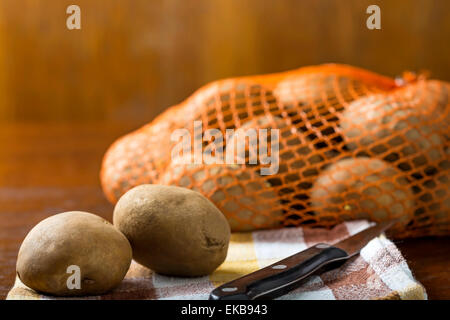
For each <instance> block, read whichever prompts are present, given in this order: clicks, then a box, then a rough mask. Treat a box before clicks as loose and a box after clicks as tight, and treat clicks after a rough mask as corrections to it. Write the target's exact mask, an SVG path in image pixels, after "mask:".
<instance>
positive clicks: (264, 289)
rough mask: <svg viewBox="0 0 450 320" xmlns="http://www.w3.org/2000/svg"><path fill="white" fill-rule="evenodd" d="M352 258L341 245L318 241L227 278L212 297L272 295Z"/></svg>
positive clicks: (281, 293) (217, 298)
mask: <svg viewBox="0 0 450 320" xmlns="http://www.w3.org/2000/svg"><path fill="white" fill-rule="evenodd" d="M348 258H349V256H348V254H347V253H346V252H345V251H344V250H342V249H339V248H336V247H333V246H330V245H327V244H324V243H319V244H317V245H315V246H313V247H311V248H309V249H306V250H304V251H302V252H299V253H297V254H294V255H292V256H290V257H288V258H286V259H283V260H281V261H278V262H277V263H274V264H272V265H270V266H268V267H265V268H263V269H260V270H258V271H255V272H253V273H250V274H248V275H246V276H243V277H241V278H239V279H236V280H233V281H231V282H228V283H226V284H224V285H222V286H220V287H218V288H216V289H215V290H213V291H212V292H211V295H210V297H209V298H210V300H254V299H273V298H276V297H279V296H281V295H283V294H286V293H288V292H289V291H291V290H292V289H294V288H296V287H298V286H299V285H300V284H301V283H302V281H303V280H304V279H306V278H307V277H309V276H310V275H311V274H313V273H315V272H316V271H318V270H319V269H322V268H324V267H325V266H329V265H330V264H331V263H333V262H342V261H345V260H347V259H348Z"/></svg>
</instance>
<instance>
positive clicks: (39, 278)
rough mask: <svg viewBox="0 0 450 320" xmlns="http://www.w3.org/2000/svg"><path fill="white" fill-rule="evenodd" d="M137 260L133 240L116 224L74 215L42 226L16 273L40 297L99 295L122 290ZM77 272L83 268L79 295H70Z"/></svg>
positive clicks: (22, 249)
mask: <svg viewBox="0 0 450 320" xmlns="http://www.w3.org/2000/svg"><path fill="white" fill-rule="evenodd" d="M131 258H132V253H131V246H130V244H129V242H128V240H127V239H126V238H125V236H124V235H123V234H122V233H120V232H119V231H118V230H117V229H116V228H114V226H113V225H112V224H111V223H109V222H108V221H106V220H104V219H103V218H101V217H99V216H96V215H94V214H91V213H87V212H81V211H71V212H64V213H60V214H57V215H54V216H51V217H49V218H47V219H45V220H43V221H41V222H40V223H38V224H37V225H36V226H35V227H34V228H33V229H32V230H31V231H30V232H29V233H28V235H27V236H26V238H25V240H24V241H23V243H22V245H21V247H20V250H19V256H18V258H17V267H16V268H17V275H18V277H19V278H20V280H21V281H22V282H23V283H24V284H25V285H27V286H28V287H30V288H32V289H34V290H36V291H39V292H43V293H47V294H51V295H56V296H79V295H96V294H101V293H105V292H107V291H109V290H111V289H113V288H114V287H116V286H117V285H119V284H120V282H121V281H122V279H123V278H124V276H125V274H126V272H127V271H128V268H129V266H130V263H131ZM71 266H76V267H79V271H80V273H79V275H80V283H79V284H80V288H79V289H78V288H72V289H69V286H68V283H69V284H70V283H72V280H71V279H69V277H71V276H74V277H76V272H74V270H73V269H71V268H70V267H71ZM72 279H74V278H72ZM68 280H69V281H68ZM72 284H76V281H75V280H74V281H73V283H72Z"/></svg>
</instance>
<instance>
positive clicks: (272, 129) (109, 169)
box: [101, 64, 450, 238]
mask: <svg viewBox="0 0 450 320" xmlns="http://www.w3.org/2000/svg"><path fill="white" fill-rule="evenodd" d="M448 94H449V84H448V83H445V82H441V81H436V80H424V79H421V78H419V79H415V80H414V81H411V82H408V83H406V84H400V82H398V81H397V82H396V81H395V80H394V79H391V78H388V77H384V76H381V75H378V74H375V73H372V72H369V71H366V70H363V69H359V68H355V67H351V66H346V65H336V64H326V65H320V66H312V67H304V68H300V69H297V70H293V71H288V72H283V73H277V74H269V75H261V76H252V77H241V78H234V79H226V80H221V81H216V82H213V83H211V84H209V85H207V86H205V87H203V88H200V89H199V90H198V91H196V92H195V93H194V94H193V95H192V96H190V97H189V98H188V99H187V100H185V101H184V102H182V103H181V104H179V105H176V106H173V107H171V108H169V109H168V110H166V111H165V112H164V113H162V114H161V115H160V116H158V117H157V118H155V119H154V120H153V121H152V122H150V123H149V124H147V125H145V126H144V127H142V128H140V129H138V130H137V131H135V132H132V133H130V134H128V135H126V136H124V137H122V138H120V139H118V140H117V141H116V142H115V143H114V144H113V145H112V146H111V147H110V148H109V150H108V151H107V153H106V154H105V157H104V161H103V166H102V170H101V181H102V186H103V190H104V192H105V194H106V195H107V197H108V199H109V200H110V201H111V202H113V203H114V202H116V201H117V200H118V198H119V197H120V196H121V195H122V194H123V193H125V192H126V191H127V190H129V189H130V188H132V187H134V186H136V185H139V184H143V183H159V184H169V185H179V186H183V187H187V188H192V189H194V190H197V191H199V192H201V193H202V194H204V195H205V196H207V197H208V198H209V199H210V200H211V201H213V202H214V203H215V204H216V206H217V207H218V208H219V209H220V210H221V211H222V212H223V213H224V215H225V216H226V217H227V219H228V221H229V223H230V226H231V228H232V231H249V230H254V229H263V228H278V227H283V226H295V225H300V224H302V225H308V226H311V227H331V226H333V225H335V224H337V223H339V222H341V221H343V220H348V219H361V218H362V217H363V218H367V219H370V220H372V221H382V220H386V219H392V218H400V220H399V221H400V222H399V223H398V224H397V226H396V228H395V230H394V231H395V234H394V236H395V237H398V238H401V237H411V236H423V235H444V234H450V226H449V220H450V217H449V215H450V214H449V212H450V205H449V201H450V200H449V199H450V192H449V175H450V161H449V158H450V145H449V142H450V132H449V131H450V128H449V125H450V124H449V121H450V115H449V95H448ZM199 124H200V125H199ZM180 129H183V130H184V132H187V133H188V140H187V141H190V147H192V146H197V147H198V146H200V150H202V151H204V154H203V156H201V157H202V159H201V161H198V160H199V159H198V158H195V157H194V156H192V155H190V154H189V153H186V152H185V151H186V150H177V149H176V147H177V145H178V144H179V142H180V140H179V139H178V140H177V139H173V133H174V132H175V131H177V130H180ZM250 129H253V130H255V132H256V133H257V136H256V138H255V136H251V135H248V136H247V137H246V140H242V139H235V141H234V142H236V143H234V142H233V143H231V141H233V139H230V138H233V136H235V135H239V133H240V132H244V133H245V132H250V131H249V130H250ZM230 130H231V131H230ZM230 132H232V133H231V134H230ZM260 132H264V133H265V135H263V137H264V138H266V140H264V139H259V140H258V138H260V136H259V135H258V134H259V133H260ZM211 133H213V134H211ZM214 133H215V134H217V133H220V135H219V136H222V138H221V139H220V138H218V137H219V136H218V135H214ZM213 136H214V137H213ZM171 137H172V139H171ZM252 137H253V138H255V140H253V142H254V143H251V141H250V140H251V138H252ZM264 141H265V142H266V143H264V144H263V142H264ZM232 149H233V150H235V151H237V150H238V149H242V150H244V152H243V153H239V152H236V153H232V156H231V157H230V158H227V157H226V154H227V153H228V152H229V151H231V150H232ZM174 150H176V151H177V152H174ZM197 150H198V149H197ZM261 150H263V151H264V150H265V151H267V152H266V157H265V158H264V157H263V156H262V154H261V152H260V151H261ZM178 151H182V152H180V153H179V154H178ZM205 151H206V153H205ZM174 154H175V156H173V155H174ZM263 154H264V153H263ZM175 159H178V161H175ZM180 159H181V161H180ZM255 159H257V161H251V160H255ZM265 160H266V161H265ZM267 160H272V162H271V163H270V161H269V162H268V161H267ZM355 168H356V169H355ZM358 168H359V169H358ZM264 170H265V171H264ZM336 177H337V178H338V179H339V178H341V179H342V178H344V179H343V180H341V181H336V180H335V178H336Z"/></svg>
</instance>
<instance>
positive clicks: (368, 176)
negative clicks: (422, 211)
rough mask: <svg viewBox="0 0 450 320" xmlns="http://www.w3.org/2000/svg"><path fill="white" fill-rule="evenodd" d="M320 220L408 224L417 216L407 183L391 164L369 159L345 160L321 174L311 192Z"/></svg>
mask: <svg viewBox="0 0 450 320" xmlns="http://www.w3.org/2000/svg"><path fill="white" fill-rule="evenodd" d="M311 203H312V206H313V210H314V212H315V214H316V215H317V216H318V218H319V219H321V220H323V221H327V220H330V222H334V223H335V222H336V220H349V219H370V220H374V221H384V220H389V219H392V218H400V219H401V220H402V221H403V222H405V221H407V220H408V218H411V217H412V216H413V214H414V195H413V193H412V191H411V190H410V187H409V185H408V181H407V180H406V179H404V178H402V177H401V172H400V171H399V170H397V169H395V168H394V167H392V166H391V165H390V164H388V163H386V162H384V161H382V160H378V159H369V158H356V159H344V160H341V161H338V162H337V163H335V164H333V165H331V166H330V167H328V168H327V169H325V171H324V172H322V173H321V174H320V175H319V177H318V179H317V181H316V183H315V184H314V186H313V189H312V192H311Z"/></svg>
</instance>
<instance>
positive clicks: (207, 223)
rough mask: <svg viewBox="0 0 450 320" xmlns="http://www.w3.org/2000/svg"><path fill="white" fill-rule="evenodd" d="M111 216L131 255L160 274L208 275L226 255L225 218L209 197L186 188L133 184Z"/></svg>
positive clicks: (227, 227)
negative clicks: (129, 244)
mask: <svg viewBox="0 0 450 320" xmlns="http://www.w3.org/2000/svg"><path fill="white" fill-rule="evenodd" d="M113 220H114V225H115V226H116V227H117V228H118V229H119V230H120V231H121V232H122V233H123V234H125V236H126V237H127V238H128V240H129V241H130V243H131V246H132V248H133V258H134V259H135V260H136V261H137V262H139V263H140V264H142V265H144V266H146V267H148V268H150V269H152V270H153V271H155V272H158V273H161V274H166V275H174V276H203V275H207V274H210V273H212V272H213V271H214V270H215V269H216V268H217V267H218V266H219V265H220V264H221V263H222V262H223V261H224V260H225V258H226V255H227V251H228V243H229V239H230V227H229V225H228V223H227V220H226V219H225V217H224V216H223V214H222V213H221V212H220V211H219V209H217V208H216V207H215V206H214V204H212V202H210V201H209V200H208V199H206V198H205V197H204V196H202V195H201V194H200V193H198V192H195V191H192V190H189V189H186V188H181V187H175V186H163V185H140V186H137V187H135V188H133V189H131V190H129V191H128V192H126V193H125V194H124V195H123V196H122V197H121V198H120V199H119V201H118V203H117V205H116V207H115V209H114V219H113Z"/></svg>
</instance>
